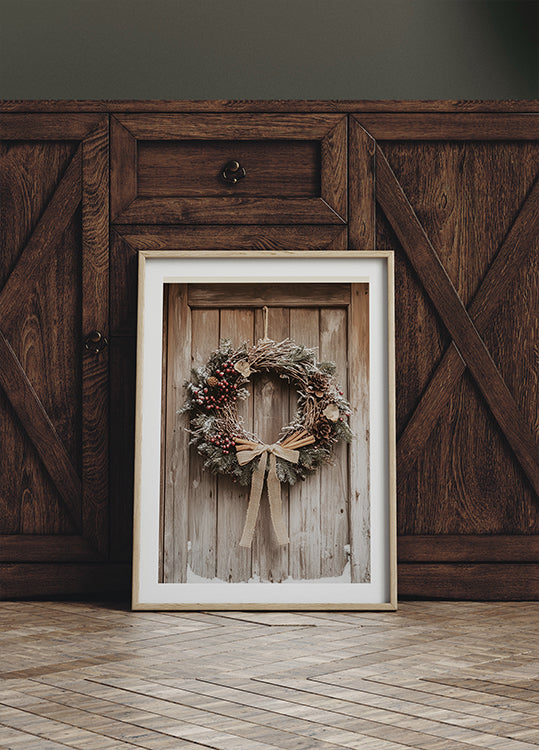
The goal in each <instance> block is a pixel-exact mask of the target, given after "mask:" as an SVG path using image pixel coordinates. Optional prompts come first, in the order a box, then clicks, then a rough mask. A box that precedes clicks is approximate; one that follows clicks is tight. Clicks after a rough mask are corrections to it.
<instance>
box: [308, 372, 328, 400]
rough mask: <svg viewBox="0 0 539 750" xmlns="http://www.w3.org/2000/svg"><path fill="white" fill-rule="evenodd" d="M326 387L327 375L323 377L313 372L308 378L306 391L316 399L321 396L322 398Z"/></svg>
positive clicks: (319, 373)
mask: <svg viewBox="0 0 539 750" xmlns="http://www.w3.org/2000/svg"><path fill="white" fill-rule="evenodd" d="M327 387H328V377H327V375H323V374H322V373H321V372H315V373H313V374H312V375H311V377H310V378H309V383H308V385H307V390H308V391H309V392H310V393H313V394H314V395H315V396H317V397H318V398H322V396H324V394H325V392H326V389H327Z"/></svg>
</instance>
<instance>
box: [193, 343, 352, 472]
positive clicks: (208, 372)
mask: <svg viewBox="0 0 539 750" xmlns="http://www.w3.org/2000/svg"><path fill="white" fill-rule="evenodd" d="M259 372H269V373H275V374H277V375H279V376H280V377H281V378H284V379H286V380H288V381H289V382H290V383H292V384H293V385H294V386H295V388H296V390H297V393H298V403H297V411H296V414H295V415H294V418H293V420H292V422H291V423H290V424H289V425H287V426H285V427H283V428H282V430H281V434H280V436H279V441H278V442H280V443H281V444H283V445H284V446H288V447H293V448H295V449H296V450H298V452H299V460H298V463H297V464H292V463H290V462H288V461H285V460H282V459H280V458H277V461H276V470H277V476H278V478H279V480H280V481H281V482H287V483H288V484H291V485H292V484H295V482H297V480H298V479H305V477H306V476H308V475H309V474H312V473H314V472H315V471H316V470H317V469H318V467H319V466H320V465H321V464H323V463H328V462H330V461H331V459H332V456H333V449H334V447H335V445H336V444H337V443H339V441H341V440H344V441H346V442H350V440H351V439H352V433H351V431H350V427H349V425H348V422H347V417H349V416H350V404H349V403H348V401H347V400H346V399H345V398H344V394H343V391H342V389H341V388H340V387H339V386H338V384H337V383H336V381H335V378H334V377H333V374H334V372H335V364H334V363H333V362H317V361H316V350H315V349H308V348H307V347H305V346H302V345H300V344H296V343H295V342H293V341H291V340H290V339H285V340H284V341H281V342H275V341H272V340H270V339H262V340H260V341H259V342H258V344H256V345H254V346H253V345H248V344H247V343H244V344H243V345H242V346H240V347H239V348H237V349H234V348H233V347H232V344H231V342H230V341H228V340H223V341H221V344H220V346H219V348H218V349H217V350H216V351H214V352H212V354H211V355H210V357H209V359H208V361H207V362H206V363H205V364H204V365H203V366H202V367H199V368H197V369H195V370H192V373H191V379H190V380H188V381H187V382H186V384H185V385H186V388H187V393H188V395H187V400H186V402H185V406H184V408H183V409H182V412H187V413H188V414H189V416H190V429H189V432H190V433H191V440H190V444H191V445H193V446H195V448H196V450H197V451H198V453H199V454H200V455H201V456H202V457H203V458H204V466H205V468H207V469H209V470H211V471H212V472H214V473H218V474H227V475H230V476H232V477H233V479H234V481H237V482H239V483H240V484H244V485H246V484H250V482H251V475H252V473H253V471H254V470H255V468H256V466H257V463H258V460H259V459H255V460H254V461H251V462H250V463H248V464H245V465H243V466H240V464H239V463H238V460H237V457H236V447H237V446H244V445H246V444H248V443H251V442H252V443H260V442H261V441H260V440H259V438H258V437H257V436H256V435H255V434H254V433H252V432H249V431H248V430H247V429H246V427H245V424H244V422H243V419H242V418H240V417H239V416H238V401H240V400H243V399H246V398H247V397H248V395H249V391H248V388H247V386H248V384H249V382H250V380H249V379H250V377H251V376H252V375H255V374H256V373H259ZM298 438H299V439H298Z"/></svg>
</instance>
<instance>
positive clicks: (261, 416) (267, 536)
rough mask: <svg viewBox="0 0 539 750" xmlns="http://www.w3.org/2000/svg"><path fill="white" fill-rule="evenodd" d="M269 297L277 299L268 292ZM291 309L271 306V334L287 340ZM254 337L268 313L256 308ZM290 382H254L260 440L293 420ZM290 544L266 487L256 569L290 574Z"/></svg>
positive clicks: (276, 576)
mask: <svg viewBox="0 0 539 750" xmlns="http://www.w3.org/2000/svg"><path fill="white" fill-rule="evenodd" d="M267 300H268V301H271V302H272V303H273V297H272V295H271V294H268V296H267ZM291 314H292V313H291V310H290V308H288V307H273V306H272V307H271V308H269V309H268V336H269V337H270V338H272V339H274V340H275V341H283V340H284V339H286V338H288V336H289V333H290V317H291ZM254 322H255V332H254V340H255V341H258V340H259V339H262V338H264V316H263V314H262V310H261V309H260V308H258V309H256V310H255V321H254ZM289 394H290V386H289V384H288V383H287V382H286V381H284V380H282V379H281V378H279V377H276V376H275V375H274V374H273V375H272V374H270V373H267V374H266V373H261V374H260V375H258V377H257V378H256V379H255V381H254V384H253V407H254V409H253V431H254V433H255V435H258V437H259V438H260V440H262V441H263V442H264V443H267V444H269V445H271V444H272V443H275V442H276V441H277V440H278V439H279V437H280V435H281V430H282V429H283V427H286V425H287V424H289V422H290V409H289ZM288 492H289V488H288V485H286V484H285V485H281V508H282V514H283V518H284V522H285V526H286V527H287V528H288V512H289V511H288ZM288 557H289V545H279V544H278V543H277V540H276V539H275V534H274V530H273V524H272V521H271V515H270V509H269V501H268V495H267V488H266V489H265V490H263V493H262V501H261V504H260V511H259V514H258V523H257V526H256V529H255V536H254V539H253V545H252V573H253V576H258V577H259V579H260V580H262V581H270V582H271V583H278V582H279V581H283V580H284V579H286V578H287V576H288Z"/></svg>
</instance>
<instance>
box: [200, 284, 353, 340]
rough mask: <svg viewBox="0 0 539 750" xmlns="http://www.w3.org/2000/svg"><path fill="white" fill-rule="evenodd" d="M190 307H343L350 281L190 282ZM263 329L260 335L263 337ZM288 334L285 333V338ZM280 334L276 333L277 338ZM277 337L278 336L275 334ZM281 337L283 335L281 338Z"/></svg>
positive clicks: (348, 299) (346, 301) (348, 294)
mask: <svg viewBox="0 0 539 750" xmlns="http://www.w3.org/2000/svg"><path fill="white" fill-rule="evenodd" d="M188 300H189V305H190V306H191V307H204V308H209V307H218V308H223V307H260V308H262V307H264V305H266V306H267V307H268V308H270V309H271V308H276V307H320V306H321V305H324V307H331V306H336V307H342V306H343V305H346V304H349V302H350V285H349V284H336V283H330V284H286V283H284V284H264V283H263V282H262V283H257V284H189V291H188ZM263 333H264V331H263V330H262V333H261V335H260V336H259V338H262V337H263ZM287 335H288V332H287V333H286V334H283V338H285V337H286V336H287ZM276 336H277V335H275V336H274V338H276ZM276 340H277V338H276ZM278 340H281V339H278Z"/></svg>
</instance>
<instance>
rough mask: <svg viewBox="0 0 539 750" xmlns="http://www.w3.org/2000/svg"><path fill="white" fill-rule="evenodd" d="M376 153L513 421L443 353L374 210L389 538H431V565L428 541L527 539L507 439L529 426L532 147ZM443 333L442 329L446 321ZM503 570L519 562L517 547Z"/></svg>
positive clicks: (515, 460) (428, 310)
mask: <svg viewBox="0 0 539 750" xmlns="http://www.w3.org/2000/svg"><path fill="white" fill-rule="evenodd" d="M379 145H380V146H381V148H382V150H383V154H384V156H385V158H387V161H388V162H389V164H390V166H391V170H392V171H393V173H394V175H395V176H396V178H397V179H398V181H399V183H400V185H401V186H402V189H403V190H404V193H405V195H406V198H407V200H408V201H409V202H410V204H411V206H412V208H413V211H414V212H415V216H416V217H417V219H418V220H419V222H420V223H421V226H422V228H423V230H424V232H425V233H426V236H427V237H428V240H429V241H430V242H431V243H432V246H433V248H434V250H435V252H436V253H437V255H438V256H439V258H440V259H441V262H442V263H443V267H444V270H445V272H446V274H447V277H448V279H449V281H450V283H451V285H452V286H453V288H454V289H455V291H456V294H457V295H458V296H459V297H460V299H461V300H462V303H463V304H464V305H466V306H467V307H468V311H469V315H470V316H471V318H472V319H473V320H474V323H475V325H476V330H477V331H479V335H480V336H481V337H482V338H481V340H482V341H483V342H484V344H483V346H484V350H485V351H486V352H488V356H489V357H491V362H492V365H491V367H494V368H496V371H497V373H498V376H497V377H498V378H499V380H498V382H499V381H503V384H504V386H505V388H506V390H507V392H508V393H509V394H510V397H511V399H512V401H513V407H512V409H513V412H514V414H515V415H516V413H517V412H518V415H519V416H518V417H517V416H514V417H513V416H511V417H509V414H510V413H511V410H510V409H509V410H507V409H508V406H507V403H506V399H505V396H502V397H500V398H498V399H497V403H493V393H494V391H495V387H494V385H493V381H492V380H490V379H488V378H487V379H485V376H484V375H483V374H480V373H478V371H477V370H475V371H474V364H475V359H474V358H475V354H473V353H472V352H470V351H465V349H466V347H462V348H461V349H460V353H459V351H458V350H457V349H454V345H450V339H449V337H448V335H447V330H444V328H445V326H444V327H441V325H440V322H441V321H440V318H442V319H443V318H444V313H443V306H440V297H439V295H438V293H437V292H435V291H434V290H433V289H432V288H431V289H430V290H429V286H428V282H426V280H425V278H424V277H423V276H422V269H423V268H424V266H421V267H419V268H418V267H416V268H415V269H413V265H414V263H413V257H412V262H411V260H410V247H409V244H407V239H406V238H405V237H404V235H403V236H401V237H400V240H399V239H397V237H396V236H395V233H394V230H393V228H392V227H390V226H389V223H388V222H387V219H386V218H385V217H384V216H383V215H382V213H381V212H379V214H378V237H377V246H378V247H380V248H384V249H389V248H393V249H395V251H396V256H397V257H396V263H397V268H398V271H397V277H398V278H400V281H399V283H397V300H396V313H397V382H398V389H397V393H398V397H397V408H398V423H399V431H400V434H401V437H400V443H399V451H401V450H402V452H399V462H398V467H399V502H398V506H399V531H400V533H401V534H405V535H412V536H411V537H410V541H409V542H408V544H413V543H414V542H413V540H414V539H415V537H414V536H413V535H425V534H426V535H431V536H430V537H428V538H427V539H429V540H430V541H425V542H424V545H423V548H424V550H427V549H428V545H429V544H431V546H432V555H433V557H432V561H435V560H437V559H438V557H437V556H436V554H437V553H436V542H435V540H436V538H437V537H436V535H442V536H441V537H440V540H441V542H440V543H441V544H442V543H443V539H444V536H443V535H447V534H449V535H463V545H466V542H465V535H467V534H472V535H473V534H476V535H477V534H494V535H497V534H500V535H502V536H503V535H507V534H511V533H516V534H529V533H537V524H538V518H537V505H536V493H535V492H534V490H533V488H532V486H531V485H530V480H529V479H528V478H527V477H526V473H528V476H529V477H530V478H531V480H532V481H533V476H534V474H533V472H534V468H533V467H534V459H533V455H534V450H535V449H534V446H533V439H531V442H530V443H529V444H528V445H529V448H527V449H524V452H525V453H527V455H528V456H529V457H530V462H529V463H528V462H527V460H526V457H524V461H522V457H521V456H520V455H518V453H519V450H518V447H517V455H515V452H514V443H513V439H514V436H512V430H513V429H514V428H515V427H516V429H518V430H522V431H525V430H526V429H528V430H531V429H532V428H535V429H536V427H537V425H536V414H535V413H532V412H534V407H533V403H535V397H534V396H533V393H534V392H535V388H536V384H534V383H533V382H532V379H530V375H531V373H532V372H533V370H534V366H533V365H532V362H533V360H534V356H535V355H534V354H533V351H534V349H536V347H537V322H536V321H537V318H536V315H534V313H533V312H532V309H534V308H537V304H538V303H537V287H538V284H537V278H538V277H537V240H536V237H537V228H538V216H539V208H538V201H537V198H536V193H539V188H538V187H537V186H535V187H534V182H535V180H536V178H537V148H538V146H537V144H536V143H532V142H514V143H507V142H503V143H499V142H498V143H496V142H492V141H488V142H486V141H478V142H475V141H474V142H463V143H459V142H455V141H454V142H444V143H442V142H436V143H434V142H430V143H429V142H421V143H417V142H406V141H404V140H401V141H395V142H393V141H392V142H384V143H383V144H379ZM379 171H380V170H379V169H378V168H377V173H379ZM509 186H510V188H509ZM382 203H383V199H382ZM389 213H390V220H391V222H392V223H395V217H394V216H391V209H390V210H389ZM396 221H397V223H398V220H396ZM444 283H445V282H444ZM425 289H427V292H428V295H429V296H428V297H427V296H426V294H425ZM445 323H446V325H447V326H448V327H449V329H450V330H451V321H449V320H447V318H446V319H445ZM453 333H454V330H453ZM478 343H479V341H478ZM448 347H449V348H448ZM516 352H518V355H517V356H515V354H516ZM463 358H464V359H463ZM467 366H468V367H470V368H471V372H470V371H468V372H465V371H466V368H467ZM478 384H479V386H480V388H479V387H478ZM487 384H488V385H487ZM490 388H492V391H489V389H490ZM500 393H501V391H500ZM500 409H501V410H502V411H504V410H505V411H504V415H503V416H505V415H507V418H508V419H509V420H510V425H509V427H508V425H507V424H506V423H505V422H504V419H503V417H502V418H500V413H499V412H500ZM511 445H513V450H512V449H511ZM401 446H402V448H401ZM437 457H440V458H439V459H437ZM519 461H520V465H519ZM535 465H536V464H535ZM405 538H406V537H405ZM516 539H517V540H518V539H519V537H516ZM464 548H465V549H470V546H469V545H468V546H467V547H463V549H464ZM491 549H492V550H494V549H495V537H494V538H493V539H492V541H491ZM483 551H484V548H483ZM424 554H427V552H426V551H425V552H424ZM485 554H486V553H485ZM490 554H491V555H492V554H493V553H492V552H491V553H490ZM470 555H471V557H470V559H485V558H476V557H474V556H473V555H472V553H471V552H470ZM421 559H425V558H421ZM504 559H508V558H504ZM509 559H510V558H509ZM513 559H514V560H517V559H519V558H518V542H516V546H515V557H514V558H513ZM443 572H444V571H443V570H442V568H440V570H439V573H440V576H441V575H443ZM433 575H434V574H433ZM418 582H419V579H418ZM417 591H418V592H419V591H420V587H419V585H418V589H417Z"/></svg>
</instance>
